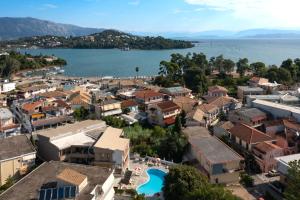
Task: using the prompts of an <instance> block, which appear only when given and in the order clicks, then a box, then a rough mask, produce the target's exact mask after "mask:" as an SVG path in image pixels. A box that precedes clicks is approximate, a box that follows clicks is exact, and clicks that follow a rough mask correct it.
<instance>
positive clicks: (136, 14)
mask: <svg viewBox="0 0 300 200" xmlns="http://www.w3.org/2000/svg"><path fill="white" fill-rule="evenodd" d="M299 7H300V0H26V1H25V0H1V1H0V16H1V17H7V16H8V17H35V18H40V19H46V20H51V21H55V22H61V23H70V24H76V25H80V26H86V27H98V28H115V29H119V30H123V31H139V32H199V31H207V30H231V31H237V30H244V29H251V28H285V29H298V28H300V20H299V19H300V12H299V11H298V9H299Z"/></svg>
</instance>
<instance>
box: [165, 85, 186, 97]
mask: <svg viewBox="0 0 300 200" xmlns="http://www.w3.org/2000/svg"><path fill="white" fill-rule="evenodd" d="M159 92H160V93H163V94H166V95H168V96H170V97H172V98H174V97H190V96H191V92H192V90H190V89H188V88H185V87H181V86H178V87H169V88H163V89H161V90H160V91H159Z"/></svg>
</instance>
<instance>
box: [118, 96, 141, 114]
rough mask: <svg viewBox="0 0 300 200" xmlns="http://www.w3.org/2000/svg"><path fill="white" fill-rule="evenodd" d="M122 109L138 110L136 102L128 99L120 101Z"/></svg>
mask: <svg viewBox="0 0 300 200" xmlns="http://www.w3.org/2000/svg"><path fill="white" fill-rule="evenodd" d="M121 108H122V110H125V109H128V111H129V112H138V110H139V109H138V104H137V102H136V101H134V100H131V99H128V100H124V101H122V102H121Z"/></svg>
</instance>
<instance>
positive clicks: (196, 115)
mask: <svg viewBox="0 0 300 200" xmlns="http://www.w3.org/2000/svg"><path fill="white" fill-rule="evenodd" d="M187 118H190V119H193V120H195V121H198V122H200V121H202V119H203V111H202V110H201V109H199V108H198V109H194V110H193V111H191V112H189V113H188V114H187Z"/></svg>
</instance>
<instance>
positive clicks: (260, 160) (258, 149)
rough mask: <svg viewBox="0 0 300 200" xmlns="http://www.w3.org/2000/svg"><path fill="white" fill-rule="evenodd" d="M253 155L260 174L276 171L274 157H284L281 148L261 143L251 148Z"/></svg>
mask: <svg viewBox="0 0 300 200" xmlns="http://www.w3.org/2000/svg"><path fill="white" fill-rule="evenodd" d="M252 152H253V155H254V157H255V160H256V162H257V164H258V165H259V167H260V170H261V171H262V172H265V173H266V172H268V171H270V170H273V169H276V165H277V161H276V160H275V158H276V157H280V156H283V155H284V150H283V148H281V147H279V146H277V145H276V144H273V143H272V142H262V143H259V144H256V145H254V146H253V148H252Z"/></svg>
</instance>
